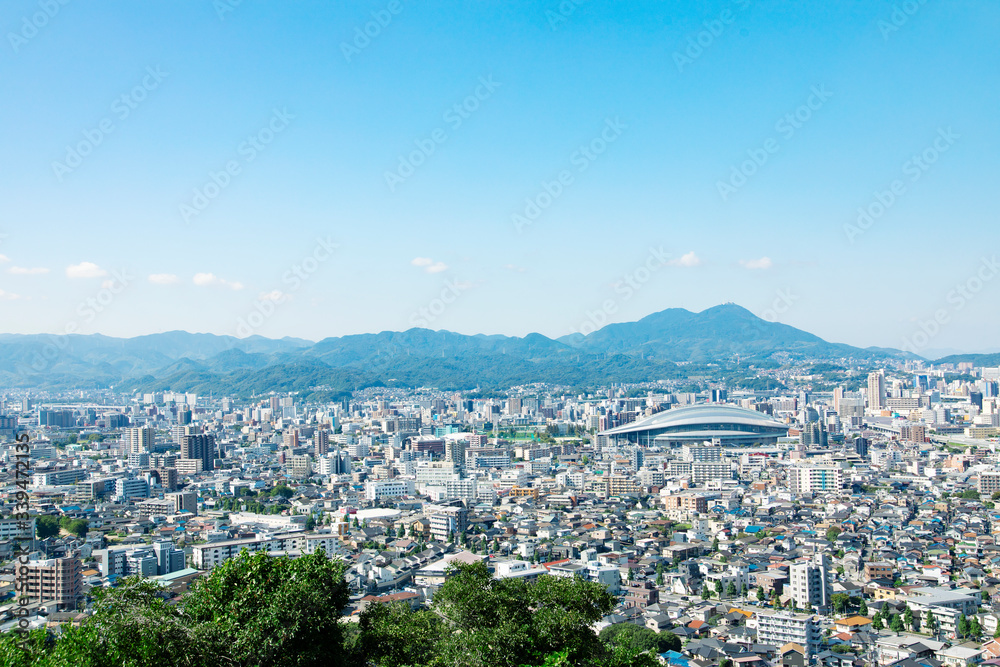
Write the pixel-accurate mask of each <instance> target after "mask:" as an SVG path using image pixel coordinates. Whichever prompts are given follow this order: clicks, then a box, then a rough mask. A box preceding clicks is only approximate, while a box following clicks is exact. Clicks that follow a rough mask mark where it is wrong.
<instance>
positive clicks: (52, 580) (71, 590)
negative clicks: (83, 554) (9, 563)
mask: <svg viewBox="0 0 1000 667" xmlns="http://www.w3.org/2000/svg"><path fill="white" fill-rule="evenodd" d="M81 571H82V567H81V563H80V559H79V558H49V559H47V560H36V561H31V562H29V563H28V564H27V565H21V566H19V567H18V578H19V582H18V583H19V584H20V583H21V582H23V584H22V586H23V591H24V592H23V595H26V596H27V597H28V598H30V599H31V600H32V601H37V602H56V603H57V604H58V605H59V606H60V607H64V608H70V609H72V608H75V607H76V603H77V600H78V599H79V597H80V595H81V594H82V586H83V576H82V575H81ZM19 594H22V593H19Z"/></svg>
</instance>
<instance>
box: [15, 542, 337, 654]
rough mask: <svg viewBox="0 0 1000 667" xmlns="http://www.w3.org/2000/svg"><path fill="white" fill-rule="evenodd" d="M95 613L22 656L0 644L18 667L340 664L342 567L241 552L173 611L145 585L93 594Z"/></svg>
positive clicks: (315, 557) (131, 583)
mask: <svg viewBox="0 0 1000 667" xmlns="http://www.w3.org/2000/svg"><path fill="white" fill-rule="evenodd" d="M93 595H94V598H95V603H94V614H93V616H92V617H91V618H90V619H89V620H88V621H86V622H85V623H84V624H82V625H81V626H80V627H79V628H71V627H68V626H63V632H62V634H61V635H60V637H59V639H58V641H46V640H45V638H44V633H41V634H39V635H36V637H35V639H34V642H33V645H32V649H31V651H30V652H29V653H27V654H26V653H24V652H22V651H20V650H19V649H18V648H17V646H16V641H17V639H16V636H15V635H12V634H5V635H3V636H2V639H0V657H3V663H2V664H4V665H14V666H16V667H22V666H23V667H28V666H30V667H65V666H67V665H73V666H74V667H122V666H127V667H163V666H164V665H171V666H173V665H176V666H179V667H222V666H228V665H247V666H248V667H249V666H250V665H254V666H256V667H306V666H307V665H316V666H326V665H334V666H336V665H340V664H344V662H343V658H344V650H343V635H342V631H341V629H342V625H341V624H340V610H341V609H342V608H343V607H344V606H345V605H346V604H347V601H348V591H347V584H346V583H345V581H344V566H343V564H342V563H340V562H339V561H331V560H328V559H327V557H326V555H325V554H324V553H323V551H322V550H319V551H317V552H315V553H313V554H310V555H307V556H302V557H301V558H298V559H295V560H291V559H288V558H273V557H270V556H268V555H267V554H265V553H263V552H260V553H256V554H253V555H251V554H249V553H248V552H243V553H242V554H240V556H238V557H237V558H233V559H230V560H228V561H226V562H225V563H223V564H222V565H220V566H219V567H217V568H215V569H214V570H212V572H211V573H210V574H209V575H207V576H206V577H204V578H202V579H200V580H199V581H198V582H197V583H196V584H195V586H194V587H193V588H192V591H191V593H190V594H189V595H188V596H187V597H186V598H184V600H183V601H182V602H181V604H179V605H172V604H169V603H167V602H166V601H165V599H164V595H163V593H162V591H161V590H160V589H159V588H158V587H157V585H156V584H154V583H153V582H151V581H149V580H143V579H140V578H137V577H126V578H125V579H123V580H122V581H121V582H120V583H119V585H118V586H117V587H115V588H110V589H95V591H94V592H93Z"/></svg>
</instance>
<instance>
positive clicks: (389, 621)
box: [348, 602, 448, 667]
mask: <svg viewBox="0 0 1000 667" xmlns="http://www.w3.org/2000/svg"><path fill="white" fill-rule="evenodd" d="M447 635H448V628H447V627H446V626H445V624H444V621H443V620H442V619H441V617H439V616H438V615H437V614H435V613H434V612H432V611H418V612H412V611H410V608H409V607H407V606H406V605H405V604H403V603H401V602H397V603H394V604H374V605H371V606H370V607H368V608H367V609H365V611H364V613H362V614H361V620H360V621H359V622H358V633H357V635H356V636H355V637H354V638H353V641H351V642H348V645H349V647H350V648H351V652H352V653H353V654H354V656H353V658H354V659H353V660H352V662H353V663H354V664H374V665H379V667H405V666H406V665H424V664H427V663H428V662H430V660H431V658H432V657H433V656H434V652H435V650H436V648H437V646H438V644H439V643H440V642H441V641H442V640H444V639H445V638H446V637H447Z"/></svg>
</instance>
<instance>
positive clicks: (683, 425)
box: [600, 403, 788, 447]
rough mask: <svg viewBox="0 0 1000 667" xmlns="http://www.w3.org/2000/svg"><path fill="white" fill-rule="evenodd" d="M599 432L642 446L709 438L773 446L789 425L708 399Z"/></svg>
mask: <svg viewBox="0 0 1000 667" xmlns="http://www.w3.org/2000/svg"><path fill="white" fill-rule="evenodd" d="M600 435H605V436H607V437H608V438H610V439H612V440H615V441H617V442H631V443H635V444H638V445H644V446H651V445H657V446H660V447H682V446H684V445H694V444H700V443H702V442H706V441H708V442H714V443H718V444H719V445H721V446H723V447H773V446H774V445H776V444H777V443H778V438H781V437H784V436H786V435H788V426H787V425H785V424H783V423H781V422H779V421H775V420H774V419H772V418H771V417H769V416H768V415H766V414H764V413H763V412H757V411H756V410H746V409H744V408H740V407H736V406H735V405H720V404H717V403H710V404H705V405H692V406H688V407H683V408H674V409H673V410H664V411H663V412H658V413H656V414H655V415H652V416H651V417H646V418H644V419H639V420H637V421H634V422H631V423H629V424H625V425H623V426H618V427H616V428H612V429H608V430H607V431H602V432H601V433H600Z"/></svg>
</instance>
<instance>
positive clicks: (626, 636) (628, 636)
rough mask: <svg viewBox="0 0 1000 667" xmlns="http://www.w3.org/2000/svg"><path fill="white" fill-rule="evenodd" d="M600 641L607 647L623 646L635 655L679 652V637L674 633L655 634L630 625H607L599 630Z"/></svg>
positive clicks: (646, 629)
mask: <svg viewBox="0 0 1000 667" xmlns="http://www.w3.org/2000/svg"><path fill="white" fill-rule="evenodd" d="M600 639H601V641H602V642H603V643H604V644H605V645H607V646H616V645H620V646H625V647H627V648H629V649H630V650H632V651H633V652H634V653H635V654H639V653H642V652H644V651H652V652H653V653H657V654H659V653H666V652H667V651H680V650H681V640H680V637H678V636H677V635H675V634H674V633H672V632H661V633H660V634H657V633H655V632H653V631H652V630H650V629H649V628H647V627H644V626H641V625H634V624H632V623H617V624H615V625H609V626H608V627H606V628H604V629H603V630H601V634H600Z"/></svg>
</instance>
